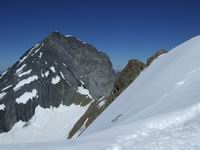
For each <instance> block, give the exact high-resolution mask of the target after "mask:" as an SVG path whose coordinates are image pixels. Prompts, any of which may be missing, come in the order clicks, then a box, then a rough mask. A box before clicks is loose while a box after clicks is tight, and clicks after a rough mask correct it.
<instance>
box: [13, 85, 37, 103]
mask: <svg viewBox="0 0 200 150" xmlns="http://www.w3.org/2000/svg"><path fill="white" fill-rule="evenodd" d="M37 94H38V91H37V90H36V89H33V90H32V91H31V92H25V93H24V94H23V95H21V96H20V97H19V98H17V99H16V102H17V103H18V104H20V103H22V104H26V103H27V102H28V101H29V100H32V99H33V98H38V95H37Z"/></svg>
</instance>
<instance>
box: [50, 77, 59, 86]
mask: <svg viewBox="0 0 200 150" xmlns="http://www.w3.org/2000/svg"><path fill="white" fill-rule="evenodd" d="M59 82H60V77H59V76H56V77H54V78H52V80H51V83H52V84H57V83H59Z"/></svg>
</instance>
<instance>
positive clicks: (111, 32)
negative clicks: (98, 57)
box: [0, 0, 200, 69]
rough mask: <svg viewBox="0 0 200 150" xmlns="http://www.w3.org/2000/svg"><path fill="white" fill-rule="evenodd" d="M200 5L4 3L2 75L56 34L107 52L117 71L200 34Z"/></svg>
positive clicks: (0, 8)
mask: <svg viewBox="0 0 200 150" xmlns="http://www.w3.org/2000/svg"><path fill="white" fill-rule="evenodd" d="M199 9H200V3H199V2H198V0H187V1H186V0H185V1H184V0H165V1H164V0H162V1H161V0H157V1H155V0H137V1H136V0H1V1H0V33H1V35H0V69H5V68H7V67H8V66H10V65H12V64H13V63H14V62H15V61H17V60H18V58H19V57H20V56H21V55H22V54H23V53H24V52H25V51H26V50H27V49H28V48H30V47H31V46H33V45H34V44H36V43H37V42H39V41H41V40H42V39H43V38H44V37H46V36H47V35H48V34H49V33H50V32H52V31H60V32H62V33H63V34H72V35H74V36H77V37H79V38H80V39H81V40H83V41H86V42H88V43H91V44H93V45H94V46H95V47H97V49H99V50H102V51H104V52H106V53H107V54H108V55H109V56H110V58H111V60H112V62H113V64H114V67H115V68H122V67H123V66H124V65H125V64H126V63H127V61H128V60H129V59H131V58H138V59H141V60H142V61H145V60H146V58H147V57H148V56H149V55H151V54H152V53H153V52H154V51H156V50H158V49H160V48H166V49H168V50H169V49H171V48H173V47H175V46H176V45H178V44H180V43H182V42H184V41H185V40H188V39H189V38H191V37H193V36H196V35H199V34H200V10H199Z"/></svg>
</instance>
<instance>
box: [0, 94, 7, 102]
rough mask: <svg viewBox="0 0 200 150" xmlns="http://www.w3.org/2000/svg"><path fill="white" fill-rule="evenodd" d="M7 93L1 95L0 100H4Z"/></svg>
mask: <svg viewBox="0 0 200 150" xmlns="http://www.w3.org/2000/svg"><path fill="white" fill-rule="evenodd" d="M6 94H7V93H6V92H2V93H0V100H1V99H2V98H4V97H5V96H6Z"/></svg>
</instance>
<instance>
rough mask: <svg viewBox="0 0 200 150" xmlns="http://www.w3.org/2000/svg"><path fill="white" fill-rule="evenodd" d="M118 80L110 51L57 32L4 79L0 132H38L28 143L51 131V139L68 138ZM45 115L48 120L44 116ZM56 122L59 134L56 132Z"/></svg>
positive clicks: (0, 92)
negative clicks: (109, 54) (98, 48)
mask: <svg viewBox="0 0 200 150" xmlns="http://www.w3.org/2000/svg"><path fill="white" fill-rule="evenodd" d="M114 79H115V73H114V71H113V68H112V64H111V62H110V59H109V57H108V56H107V55H106V54H105V53H103V52H100V51H98V50H97V49H96V48H95V47H93V46H92V45H90V44H87V43H85V42H82V41H80V40H79V39H78V38H76V37H73V36H64V35H62V34H61V33H59V32H52V33H51V34H50V35H49V36H48V37H47V38H45V39H44V40H43V41H41V42H40V43H38V44H36V45H35V46H34V47H32V48H31V49H29V50H28V51H27V52H26V53H25V54H24V55H23V56H22V57H21V58H20V60H19V61H18V62H16V63H15V64H14V65H13V66H12V67H10V68H8V69H7V70H6V71H5V72H4V73H3V74H2V76H1V77H0V132H8V131H10V130H11V129H12V128H14V129H13V130H16V132H17V131H18V129H19V130H20V129H22V131H23V130H24V132H25V131H26V130H28V131H29V130H31V129H35V130H36V131H38V134H35V135H30V138H29V139H26V138H24V139H23V140H25V141H26V140H31V138H32V139H34V138H35V137H37V136H40V139H42V138H43V139H45V138H46V136H47V135H45V133H46V132H48V136H49V138H55V139H56V138H59V137H61V136H66V135H67V134H68V131H69V130H70V128H71V127H72V126H73V124H74V123H75V122H76V121H77V120H78V119H79V117H80V116H81V115H82V114H83V113H84V112H85V110H86V109H87V107H88V106H89V104H90V103H91V102H92V101H95V100H97V99H99V98H100V97H102V96H108V95H109V93H110V92H111V90H112V86H113V82H114ZM46 111H48V113H50V115H49V116H46V114H45V113H42V112H46ZM42 114H43V116H42ZM64 114H65V117H61V115H64ZM56 116H57V118H56ZM59 116H60V118H59ZM61 118H64V120H60V119H61ZM56 119H57V120H56ZM37 121H38V122H37ZM41 121H42V122H43V124H42V125H41ZM56 121H59V122H58V124H59V125H60V126H61V127H60V129H59V128H58V129H56V130H57V132H58V133H55V131H52V130H53V127H54V126H55V124H56ZM47 124H48V127H47V128H45V125H47ZM13 130H11V131H10V132H11V133H12V132H13ZM41 130H43V132H44V134H42V133H39V132H40V131H41ZM28 131H26V132H27V135H28V133H29V132H28ZM4 134H6V133H4ZM19 134H20V133H19ZM41 134H42V135H41ZM58 134H60V135H58ZM6 135H7V136H8V137H9V133H7V134H6ZM15 135H16V136H17V134H16V133H15ZM57 136H58V137H57ZM13 138H14V137H13ZM18 140H20V138H19V139H18ZM25 141H23V142H25ZM0 142H1V140H0Z"/></svg>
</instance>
